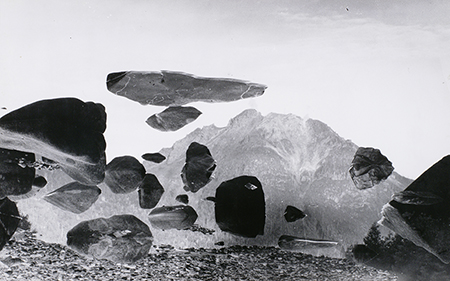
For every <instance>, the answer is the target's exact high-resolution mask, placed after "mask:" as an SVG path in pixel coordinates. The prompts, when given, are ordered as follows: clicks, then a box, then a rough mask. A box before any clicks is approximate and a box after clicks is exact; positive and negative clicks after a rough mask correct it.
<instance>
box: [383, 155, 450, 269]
mask: <svg viewBox="0 0 450 281" xmlns="http://www.w3.org/2000/svg"><path fill="white" fill-rule="evenodd" d="M449 175H450V155H449V156H446V157H444V158H442V159H441V160H440V161H438V162H437V163H436V164H434V165H433V166H432V167H430V168H429V169H428V170H426V171H425V172H424V173H423V174H422V175H420V176H419V177H418V178H417V179H416V180H415V181H414V182H412V183H411V184H410V185H409V186H408V187H407V188H406V189H405V190H404V191H403V192H402V193H400V194H396V195H394V196H393V200H391V201H390V202H389V203H388V204H386V205H385V206H384V207H383V210H382V214H383V218H382V220H381V221H380V223H381V224H382V225H384V226H386V227H388V228H390V229H392V230H393V231H395V232H396V233H397V234H399V235H400V236H402V237H403V238H406V239H408V240H410V241H412V242H413V243H414V244H416V245H417V246H420V247H423V248H424V249H426V250H427V251H429V252H430V253H432V254H434V255H435V256H437V257H438V258H439V259H440V260H442V261H443V262H445V263H447V264H448V263H450V209H449V208H448V202H450V177H449Z"/></svg>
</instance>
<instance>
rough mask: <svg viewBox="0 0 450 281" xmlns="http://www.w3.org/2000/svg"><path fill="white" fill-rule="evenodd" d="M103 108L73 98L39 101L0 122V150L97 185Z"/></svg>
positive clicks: (100, 168) (101, 162)
mask: <svg viewBox="0 0 450 281" xmlns="http://www.w3.org/2000/svg"><path fill="white" fill-rule="evenodd" d="M105 129H106V113H105V108H104V106H103V105H101V104H97V103H93V102H86V103H85V102H82V101H80V100H78V99H76V98H58V99H52V100H42V101H38V102H35V103H32V104H29V105H26V106H24V107H22V108H19V109H17V110H15V111H12V112H10V113H8V114H6V115H4V116H3V117H2V118H0V143H1V144H2V147H3V148H7V149H16V150H21V151H27V152H32V153H36V154H40V155H42V156H44V157H45V158H47V159H52V160H53V161H56V162H58V163H59V165H60V167H61V169H63V170H64V171H65V172H66V173H67V174H68V175H69V176H71V177H72V178H73V179H75V180H76V181H79V182H81V183H84V184H91V185H95V184H98V183H101V182H102V181H103V179H104V172H105V166H106V165H105V164H106V163H105V162H106V161H105V148H106V142H105V139H104V137H103V132H104V131H105Z"/></svg>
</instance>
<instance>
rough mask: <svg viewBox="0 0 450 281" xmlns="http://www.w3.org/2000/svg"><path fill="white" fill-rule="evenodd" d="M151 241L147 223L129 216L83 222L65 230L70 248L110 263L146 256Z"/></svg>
mask: <svg viewBox="0 0 450 281" xmlns="http://www.w3.org/2000/svg"><path fill="white" fill-rule="evenodd" d="M152 241H153V236H152V233H151V232H150V229H149V228H148V226H147V225H146V224H145V223H143V222H142V221H141V220H139V219H138V218H136V217H135V216H132V215H117V216H113V217H110V218H108V219H106V218H98V219H94V220H90V221H84V222H81V223H79V224H78V225H76V226H75V227H74V228H73V229H71V230H70V231H69V232H68V233H67V245H68V246H69V247H71V248H72V249H74V250H76V251H78V252H80V253H82V254H86V255H90V256H92V257H95V258H97V259H107V260H110V261H113V262H125V263H129V262H135V261H137V260H139V259H140V258H142V257H145V256H147V255H148V252H149V250H150V247H151V245H152Z"/></svg>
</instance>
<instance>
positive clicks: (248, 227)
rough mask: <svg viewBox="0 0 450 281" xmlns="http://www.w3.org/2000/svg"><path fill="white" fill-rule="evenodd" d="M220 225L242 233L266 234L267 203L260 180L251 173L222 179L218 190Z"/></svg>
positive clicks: (216, 213) (232, 231)
mask: <svg viewBox="0 0 450 281" xmlns="http://www.w3.org/2000/svg"><path fill="white" fill-rule="evenodd" d="M214 211H215V215H216V222H217V225H218V226H219V227H220V229H221V230H222V231H226V232H229V233H232V234H235V235H239V236H242V237H249V238H254V237H256V236H257V235H263V234H264V224H265V219H266V203H265V200H264V191H263V188H262V186H261V182H260V181H259V180H258V179H257V178H256V177H252V176H241V177H237V178H234V179H231V180H228V181H225V182H222V183H221V184H220V185H219V187H218V188H217V190H216V200H215V208H214Z"/></svg>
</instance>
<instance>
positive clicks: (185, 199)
mask: <svg viewBox="0 0 450 281" xmlns="http://www.w3.org/2000/svg"><path fill="white" fill-rule="evenodd" d="M175 200H177V201H178V202H181V203H183V204H188V203H189V196H188V195H187V194H180V195H177V197H176V198H175Z"/></svg>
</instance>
